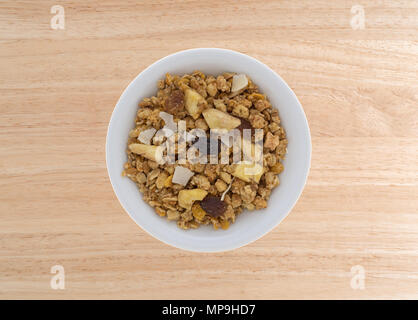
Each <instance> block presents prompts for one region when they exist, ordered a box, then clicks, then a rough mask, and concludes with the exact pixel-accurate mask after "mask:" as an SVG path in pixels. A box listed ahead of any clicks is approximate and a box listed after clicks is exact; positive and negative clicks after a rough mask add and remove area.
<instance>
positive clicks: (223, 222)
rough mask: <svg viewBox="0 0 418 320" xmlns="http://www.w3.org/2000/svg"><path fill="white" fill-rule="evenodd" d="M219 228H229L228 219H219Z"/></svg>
mask: <svg viewBox="0 0 418 320" xmlns="http://www.w3.org/2000/svg"><path fill="white" fill-rule="evenodd" d="M221 228H222V229H223V230H227V229H228V228H229V221H228V220H222V221H221Z"/></svg>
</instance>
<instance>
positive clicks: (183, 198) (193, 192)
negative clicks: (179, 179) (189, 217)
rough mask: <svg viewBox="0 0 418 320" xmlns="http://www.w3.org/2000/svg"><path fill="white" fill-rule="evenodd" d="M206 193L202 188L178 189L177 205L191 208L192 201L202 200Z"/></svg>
mask: <svg viewBox="0 0 418 320" xmlns="http://www.w3.org/2000/svg"><path fill="white" fill-rule="evenodd" d="M207 194H208V192H207V191H205V190H202V189H190V190H180V192H179V195H178V203H179V206H180V207H182V208H185V209H191V208H192V204H193V202H194V201H197V200H202V199H203V198H204V197H206V195H207Z"/></svg>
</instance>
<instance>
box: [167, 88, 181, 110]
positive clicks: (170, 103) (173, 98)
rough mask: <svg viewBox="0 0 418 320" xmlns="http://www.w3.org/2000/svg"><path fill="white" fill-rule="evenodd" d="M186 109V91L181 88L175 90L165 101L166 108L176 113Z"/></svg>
mask: <svg viewBox="0 0 418 320" xmlns="http://www.w3.org/2000/svg"><path fill="white" fill-rule="evenodd" d="M183 109H184V93H183V91H181V90H174V91H173V92H171V94H170V95H169V96H168V98H167V99H166V100H165V102H164V110H165V111H166V112H168V113H171V114H175V113H176V112H179V111H182V110H183Z"/></svg>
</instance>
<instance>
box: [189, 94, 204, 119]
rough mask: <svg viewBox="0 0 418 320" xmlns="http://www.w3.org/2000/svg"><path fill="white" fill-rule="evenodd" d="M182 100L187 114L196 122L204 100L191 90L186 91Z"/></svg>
mask: <svg viewBox="0 0 418 320" xmlns="http://www.w3.org/2000/svg"><path fill="white" fill-rule="evenodd" d="M184 98H185V105H186V110H187V112H188V113H189V114H190V115H191V116H192V117H193V119H195V120H196V119H197V118H199V116H200V114H201V113H202V111H203V106H204V103H205V99H204V98H203V97H202V96H201V95H200V94H199V93H197V92H196V91H195V90H193V89H186V92H185V96H184Z"/></svg>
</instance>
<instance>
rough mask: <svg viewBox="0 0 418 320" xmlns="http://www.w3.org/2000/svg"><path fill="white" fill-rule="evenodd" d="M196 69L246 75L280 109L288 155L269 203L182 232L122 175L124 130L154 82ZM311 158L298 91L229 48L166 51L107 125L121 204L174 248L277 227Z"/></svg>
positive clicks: (229, 245) (246, 237)
mask: <svg viewBox="0 0 418 320" xmlns="http://www.w3.org/2000/svg"><path fill="white" fill-rule="evenodd" d="M194 70H200V71H202V72H204V73H206V74H213V75H217V74H220V73H223V72H226V71H230V72H237V73H245V74H247V75H248V76H250V78H251V79H252V80H253V81H254V82H255V83H256V84H257V85H258V86H259V88H260V91H261V92H262V93H265V94H266V95H267V97H268V98H269V100H270V102H271V103H272V105H273V106H274V107H276V108H278V110H279V115H280V118H281V121H282V122H281V123H282V125H283V127H284V129H285V130H286V134H287V139H288V154H287V156H286V159H285V160H284V162H283V164H284V167H285V170H284V171H283V172H282V173H281V174H280V175H279V178H280V185H279V186H278V187H277V188H275V189H274V190H273V192H272V195H271V197H270V200H269V202H268V207H267V208H266V209H264V210H258V211H244V212H243V213H242V214H241V215H239V216H238V217H237V219H236V221H235V223H233V224H231V226H230V227H229V229H228V230H214V229H213V228H212V227H211V226H203V227H200V228H198V229H191V230H182V229H180V228H178V227H177V225H176V223H175V222H173V221H168V220H167V219H166V218H161V217H159V216H158V215H157V214H156V213H155V212H154V209H153V208H151V207H150V206H149V205H148V204H146V203H145V202H144V201H143V200H142V195H141V193H140V192H139V190H138V188H137V186H136V185H135V184H134V183H133V182H132V181H131V180H130V179H128V178H126V177H122V176H121V173H122V169H123V165H124V163H125V162H126V160H127V156H126V153H125V150H126V142H127V139H128V133H129V131H130V130H131V129H132V128H133V126H134V118H135V114H136V112H137V108H138V102H139V101H140V100H142V99H143V98H145V97H149V96H152V95H155V94H156V91H157V87H156V84H157V81H158V80H159V79H162V78H163V77H164V75H165V74H166V73H167V72H169V73H171V74H179V75H181V74H184V73H191V72H193V71H194ZM310 161H311V137H310V132H309V126H308V122H307V120H306V116H305V113H304V111H303V109H302V106H301V104H300V103H299V101H298V99H297V98H296V95H295V94H294V93H293V91H292V90H291V89H290V88H289V86H288V85H287V84H286V82H284V80H283V79H282V78H280V76H279V75H278V74H277V73H275V72H274V71H273V70H271V69H270V68H269V67H267V66H266V65H265V64H263V63H261V62H260V61H258V60H256V59H254V58H252V57H249V56H247V55H245V54H242V53H238V52H235V51H231V50H225V49H216V48H201V49H192V50H185V51H180V52H177V53H174V54H172V55H169V56H167V57H165V58H163V59H161V60H159V61H157V62H155V63H153V64H152V65H151V66H149V67H148V68H146V69H145V70H144V71H142V72H141V73H140V74H139V75H138V76H137V77H136V78H135V79H134V80H133V81H132V82H131V83H130V84H129V86H128V87H127V88H126V89H125V91H124V92H123V94H122V96H121V97H120V99H119V101H118V103H117V104H116V107H115V109H114V110H113V113H112V118H111V120H110V123H109V128H108V131H107V139H106V163H107V170H108V173H109V178H110V181H111V183H112V186H113V190H114V191H115V193H116V196H117V198H118V199H119V201H120V203H121V205H122V207H123V208H124V209H125V211H126V212H127V213H128V214H129V215H130V217H131V218H132V219H133V220H134V221H135V222H136V223H137V224H138V225H139V226H141V227H142V229H144V230H145V231H147V232H148V233H149V234H151V235H152V236H154V237H155V238H157V239H158V240H161V241H162V242H165V243H166V244H169V245H172V246H174V247H177V248H181V249H184V250H189V251H195V252H219V251H227V250H232V249H236V248H239V247H241V246H244V245H246V244H249V243H250V242H253V241H255V240H257V239H259V238H260V237H262V236H263V235H265V234H266V233H268V232H269V231H270V230H272V229H273V228H274V227H275V226H277V225H278V224H279V223H280V222H281V221H282V220H283V219H284V218H285V217H286V216H287V214H288V213H289V212H290V210H291V209H292V207H293V206H294V205H295V203H296V201H297V200H298V198H299V196H300V194H301V193H302V190H303V187H304V185H305V182H306V179H307V176H308V172H309V168H310Z"/></svg>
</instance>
